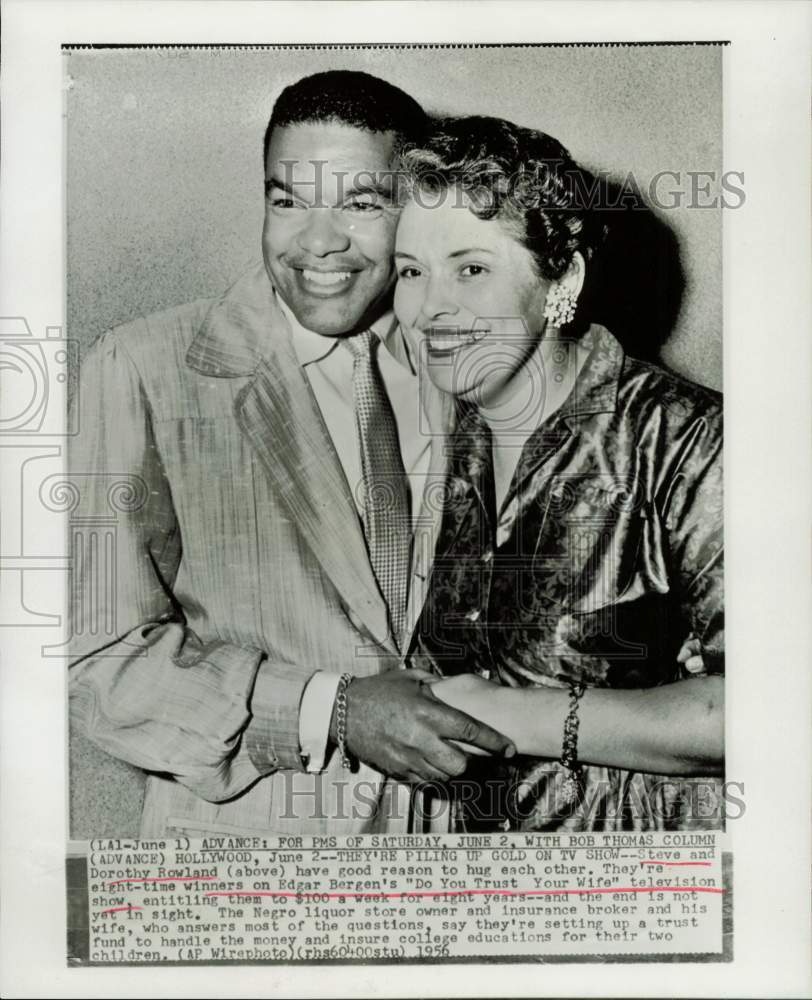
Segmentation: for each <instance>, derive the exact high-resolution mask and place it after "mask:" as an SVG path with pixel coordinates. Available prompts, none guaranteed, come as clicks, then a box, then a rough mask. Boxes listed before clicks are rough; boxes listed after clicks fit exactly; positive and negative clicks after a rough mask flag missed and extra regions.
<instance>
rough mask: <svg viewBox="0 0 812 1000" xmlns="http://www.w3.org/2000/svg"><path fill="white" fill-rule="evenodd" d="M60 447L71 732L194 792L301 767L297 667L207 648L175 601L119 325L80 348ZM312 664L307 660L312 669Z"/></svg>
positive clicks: (170, 525)
mask: <svg viewBox="0 0 812 1000" xmlns="http://www.w3.org/2000/svg"><path fill="white" fill-rule="evenodd" d="M77 410H78V434H77V437H76V439H75V443H74V444H73V446H72V447H71V449H70V465H69V477H70V478H69V481H70V483H71V489H72V492H73V494H74V506H73V510H72V514H71V534H72V539H71V553H72V572H71V588H70V590H71V611H70V619H71V631H72V638H71V666H70V685H69V687H70V706H71V720H72V724H73V725H74V727H78V728H79V730H80V731H84V732H85V733H86V734H87V736H88V737H89V738H90V739H91V740H92V741H93V742H94V743H96V744H97V745H98V746H99V747H101V748H102V749H103V750H104V751H106V752H107V753H109V754H111V755H112V756H114V757H117V758H120V759H122V760H125V761H128V762H129V763H131V764H135V765H136V766H138V767H141V768H144V769H145V770H148V771H155V772H162V773H166V774H170V775H172V776H173V777H174V778H175V779H176V780H177V781H179V782H180V783H182V784H183V785H185V786H186V787H188V788H189V789H191V790H192V791H193V792H195V793H196V794H197V795H199V796H200V797H201V798H204V799H207V800H209V801H222V800H225V799H228V798H231V797H233V796H235V795H238V794H239V793H240V792H242V791H244V790H245V789H247V788H248V787H249V786H250V785H251V784H253V783H254V782H255V781H257V780H258V779H259V778H260V777H262V776H263V775H265V774H268V773H270V772H271V771H274V770H276V769H278V768H280V767H291V768H297V769H302V767H303V765H302V762H301V758H300V754H299V741H298V706H299V702H300V700H301V696H302V692H303V689H304V686H305V684H306V681H307V676H306V674H303V672H302V670H301V667H296V666H294V665H292V664H284V663H282V664H275V663H274V664H271V663H269V662H268V660H267V659H266V658H265V655H264V653H263V651H262V650H260V649H255V648H251V647H243V646H239V645H235V644H232V643H230V642H225V641H219V640H216V641H207V642H203V641H201V640H200V638H199V637H198V636H197V635H195V633H194V632H193V631H192V630H191V629H189V628H188V626H187V625H186V622H185V618H184V614H183V608H182V607H181V605H180V604H179V602H178V601H177V600H176V598H175V596H174V595H173V584H174V580H175V576H176V573H177V569H178V565H179V562H180V558H181V552H182V539H181V537H180V533H179V530H178V523H177V519H176V516H175V512H174V509H173V505H172V495H171V488H170V483H169V481H168V479H167V476H166V472H165V470H164V467H163V464H162V462H161V456H160V454H159V451H158V448H157V446H156V443H155V440H154V437H153V433H152V424H151V415H150V408H149V405H148V401H147V399H146V397H145V393H144V390H143V386H142V384H141V380H140V378H139V375H138V372H137V370H136V367H135V365H134V363H133V361H132V359H131V357H130V356H129V354H128V352H127V350H126V347H125V345H124V344H123V343H122V341H121V338H120V337H119V336H117V334H116V332H115V331H113V332H111V333H108V334H106V335H105V336H104V337H102V338H101V339H100V341H99V342H98V343H97V344H96V345H95V346H94V348H93V349H92V350H91V352H90V353H89V355H88V357H87V359H86V361H85V363H84V365H83V368H82V376H81V380H80V389H79V392H78V404H77ZM314 669H315V668H314Z"/></svg>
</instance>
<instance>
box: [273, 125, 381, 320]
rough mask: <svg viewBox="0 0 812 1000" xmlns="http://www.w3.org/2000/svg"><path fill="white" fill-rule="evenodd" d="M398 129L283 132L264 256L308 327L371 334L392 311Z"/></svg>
mask: <svg viewBox="0 0 812 1000" xmlns="http://www.w3.org/2000/svg"><path fill="white" fill-rule="evenodd" d="M394 140H395V135H394V133H393V132H367V131H364V130H362V129H358V128H354V127H353V126H351V125H344V124H340V123H332V122H318V123H313V124H303V125H286V126H282V127H279V128H276V129H274V131H273V134H272V136H271V142H270V146H269V149H268V160H267V163H266V164H265V178H266V182H270V187H269V190H268V193H267V195H266V200H265V225H264V227H263V231H262V253H263V257H264V258H265V267H266V269H267V271H268V274H269V276H270V278H271V281H272V282H273V284H274V287H275V288H276V290H277V292H278V293H279V294H280V295H281V296H282V298H283V299H284V301H285V303H286V304H287V305H288V306H289V308H290V309H291V310H292V312H293V314H294V315H295V316H296V319H297V320H298V321H299V322H300V323H301V324H302V326H304V327H306V328H307V329H308V330H313V331H314V332H316V333H320V334H323V335H324V336H327V337H335V336H339V335H341V334H345V333H350V332H353V331H355V330H360V329H364V328H365V327H367V326H368V325H369V324H370V323H371V322H373V321H374V320H375V319H376V318H377V317H378V316H379V315H380V313H381V312H383V311H384V309H385V308H386V307H387V306H388V304H389V291H390V288H391V285H392V281H393V277H394V267H393V263H392V250H393V247H394V239H395V228H396V226H397V219H398V209H397V205H396V202H395V198H394V185H392V184H391V180H392V178H391V176H390V171H391V168H392V151H393V146H394Z"/></svg>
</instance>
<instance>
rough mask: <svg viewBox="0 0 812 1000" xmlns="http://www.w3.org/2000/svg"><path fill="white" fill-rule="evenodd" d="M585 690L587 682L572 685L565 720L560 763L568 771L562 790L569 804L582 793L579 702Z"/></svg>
mask: <svg viewBox="0 0 812 1000" xmlns="http://www.w3.org/2000/svg"><path fill="white" fill-rule="evenodd" d="M585 690H586V685H585V684H581V683H579V684H571V685H570V710H569V712H568V713H567V717H566V719H565V720H564V745H563V747H562V750H561V760H560V762H559V763H560V764H561V766H562V767H563V768H565V769H566V771H567V776H566V778H565V779H564V784H563V786H562V790H561V791H562V795H563V797H564V801H565V803H566V804H567V805H571V804H573V803H574V802H576V801H577V800H578V798H579V797H580V794H581V781H582V778H583V775H582V773H581V767H580V765H579V763H578V702H579V701H580V700H581V698H582V696H583V693H584V691H585Z"/></svg>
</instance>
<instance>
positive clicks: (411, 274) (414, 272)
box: [398, 267, 420, 280]
mask: <svg viewBox="0 0 812 1000" xmlns="http://www.w3.org/2000/svg"><path fill="white" fill-rule="evenodd" d="M398 277H399V278H406V279H407V280H408V279H409V278H419V277H420V269H419V268H417V267H402V268H401V269H400V270H399V271H398Z"/></svg>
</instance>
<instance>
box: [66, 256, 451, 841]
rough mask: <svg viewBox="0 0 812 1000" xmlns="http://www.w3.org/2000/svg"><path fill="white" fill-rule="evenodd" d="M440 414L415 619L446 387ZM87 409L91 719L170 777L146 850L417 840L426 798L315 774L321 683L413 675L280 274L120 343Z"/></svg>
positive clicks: (81, 468)
mask: <svg viewBox="0 0 812 1000" xmlns="http://www.w3.org/2000/svg"><path fill="white" fill-rule="evenodd" d="M401 346H402V345H401ZM421 399H422V402H423V412H424V414H425V415H426V427H425V431H426V433H427V434H428V433H433V437H432V457H431V466H430V471H429V473H428V475H427V479H426V489H425V493H424V501H423V508H422V509H421V514H420V517H419V519H418V527H417V532H416V535H415V545H414V552H415V556H414V561H413V574H412V581H411V592H410V621H411V622H414V620H415V618H416V616H417V615H418V614H419V611H420V608H421V607H422V604H423V599H424V596H425V587H426V582H427V579H428V576H429V569H430V562H431V556H432V553H433V550H434V539H435V537H436V532H437V529H438V527H439V524H438V521H439V518H438V509H439V506H440V504H439V503H438V502H436V501H437V499H438V498H439V496H440V492H441V489H442V484H443V482H444V476H445V468H446V456H445V447H444V441H445V433H444V432H445V431H446V430H447V429H448V427H449V425H450V421H451V411H452V406H451V403H450V400H449V398H448V397H443V396H442V395H441V394H440V393H438V392H437V391H436V390H434V389H433V387H431V385H430V384H428V383H427V382H426V384H424V385H421ZM79 408H80V413H79V422H80V425H79V435H78V437H77V441H76V445H75V447H74V449H73V452H72V455H71V461H70V471H71V476H72V478H73V481H74V483H75V484H76V486H77V490H76V493H77V498H76V501H75V508H74V510H73V513H72V517H71V530H72V535H73V556H74V561H73V568H74V572H73V585H72V593H73V605H72V623H73V640H72V645H73V659H74V663H73V665H72V667H71V684H70V695H71V710H72V720H73V725H74V727H75V728H76V730H77V731H78V732H81V733H85V734H87V735H88V736H89V737H90V739H91V740H92V741H93V743H95V744H96V745H97V746H99V747H101V748H102V749H103V750H104V751H106V752H107V753H109V754H111V755H112V756H114V757H116V758H119V759H121V760H125V761H128V762H130V763H131V764H134V765H136V766H137V767H139V768H143V769H145V770H146V771H148V772H150V777H149V779H148V782H147V787H146V793H145V798H144V808H143V814H142V821H141V835H142V836H143V837H147V836H159V835H162V834H168V835H171V834H173V833H185V834H187V835H190V836H199V835H204V836H205V835H206V834H207V833H210V832H219V833H237V834H241V833H242V834H245V833H248V834H257V833H262V832H265V833H275V834H278V833H282V834H284V833H312V834H320V833H341V834H349V833H355V832H363V831H367V830H372V829H392V830H402V831H405V830H406V829H407V828H408V822H409V819H408V812H409V810H408V799H409V789H408V787H407V786H405V785H401V784H398V783H397V782H394V781H392V780H391V779H386V778H385V777H384V776H383V775H381V774H380V773H378V772H377V771H375V770H373V769H372V768H369V767H367V766H364V765H361V767H360V770H359V771H358V773H357V774H350V773H349V772H348V771H346V770H344V769H343V768H342V767H341V765H340V761H339V760H338V759H337V758H338V755H337V754H333V757H332V760H331V761H330V763H329V766H328V768H327V770H326V771H325V772H323V773H322V774H320V775H313V774H308V773H306V772H305V771H304V765H303V762H302V760H301V758H300V754H299V734H298V726H299V702H300V699H301V696H302V692H303V690H304V687H305V685H306V683H307V681H308V679H309V678H310V676H311V675H312V674H313V672H314V671H316V670H318V669H322V670H328V671H333V672H336V673H342V672H344V671H348V672H350V673H352V674H354V675H358V676H367V675H371V674H377V673H379V672H380V671H384V670H390V669H398V668H399V667H400V666H401V662H400V657H399V655H398V651H397V647H396V645H395V644H394V642H393V641H392V639H391V637H390V635H389V629H388V623H387V610H386V604H385V602H384V599H383V597H382V595H381V593H380V591H379V589H378V586H377V583H376V581H375V577H374V575H373V572H372V569H371V567H370V563H369V559H368V555H367V551H366V546H365V541H364V536H363V529H362V526H361V524H360V522H359V518H358V515H357V511H356V507H355V505H354V502H353V498H352V495H351V493H350V489H349V486H348V484H347V482H346V478H345V476H344V473H343V470H342V467H341V464H340V462H339V459H338V456H337V455H336V453H335V449H334V447H333V444H332V441H331V438H330V434H329V432H328V430H327V428H326V427H325V425H324V422H323V420H322V417H321V413H320V411H319V408H318V405H317V403H316V401H315V399H314V397H313V394H312V391H311V389H310V385H309V383H308V381H307V378H306V377H305V375H304V373H303V371H302V369H301V367H300V366H299V364H298V362H297V360H296V356H295V353H294V350H293V346H292V344H291V340H290V329H289V327H288V324H287V321H286V319H285V317H284V316H283V314H282V312H281V310H280V309H279V307H278V305H277V304H276V301H275V295H274V291H273V289H272V287H271V285H270V282H269V280H268V278H267V275H266V273H265V270H264V268H263V267H262V266H261V265H260V266H259V267H257V268H256V269H254V270H252V271H251V272H250V273H249V274H247V275H246V276H244V277H243V278H242V279H240V280H239V281H238V282H237V283H236V285H234V287H233V288H232V289H231V290H230V291H229V292H228V293H227V294H226V295H225V296H224V297H223V298H221V299H220V300H216V301H213V300H201V301H198V302H194V303H191V304H188V305H183V306H180V307H177V308H174V309H170V310H168V311H167V312H164V313H159V314H156V315H152V316H149V317H146V318H143V319H139V320H136V321H134V322H132V323H128V324H126V325H124V326H122V327H119V328H117V329H115V330H113V331H111V332H110V333H108V334H106V335H105V336H104V337H103V338H101V339H100V341H99V342H98V343H97V344H96V345H94V348H93V350H92V351H91V352H90V354H89V355H88V358H87V359H86V361H85V364H84V365H83V377H82V382H81V386H80V393H79ZM99 832H101V831H99ZM103 832H105V833H108V832H113V831H103Z"/></svg>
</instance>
